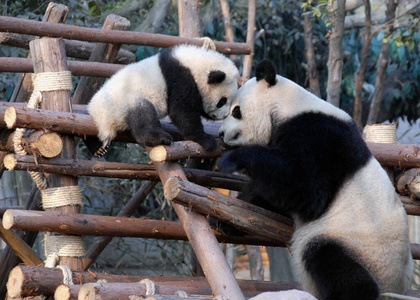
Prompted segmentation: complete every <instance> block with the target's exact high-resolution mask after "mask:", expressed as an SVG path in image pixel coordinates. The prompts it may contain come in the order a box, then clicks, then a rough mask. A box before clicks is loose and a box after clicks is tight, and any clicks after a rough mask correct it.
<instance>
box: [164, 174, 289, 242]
mask: <svg viewBox="0 0 420 300" xmlns="http://www.w3.org/2000/svg"><path fill="white" fill-rule="evenodd" d="M164 191H165V197H166V198H167V199H169V200H172V201H174V202H176V203H179V204H181V205H184V206H187V207H192V208H193V209H194V210H196V211H198V212H200V213H202V214H209V215H211V216H212V217H215V218H217V219H219V220H221V221H223V222H225V223H228V224H231V225H232V226H235V227H237V228H238V229H240V230H243V231H245V232H248V233H251V234H255V235H259V236H262V237H266V238H269V239H273V240H277V241H279V242H283V243H285V244H287V243H289V242H290V238H291V237H292V234H293V222H292V221H291V220H290V219H288V218H285V217H283V216H280V215H277V214H275V213H273V212H270V211H267V210H264V209H262V208H260V207H258V206H255V205H252V204H249V203H247V202H245V201H242V200H239V199H235V198H232V197H229V196H226V195H223V194H220V193H217V192H215V191H211V190H208V189H206V188H203V187H201V186H197V185H195V184H193V183H191V182H188V181H185V180H181V179H178V178H176V177H172V178H170V179H169V180H167V182H166V183H165V185H164ZM256 228H258V229H257V230H256Z"/></svg>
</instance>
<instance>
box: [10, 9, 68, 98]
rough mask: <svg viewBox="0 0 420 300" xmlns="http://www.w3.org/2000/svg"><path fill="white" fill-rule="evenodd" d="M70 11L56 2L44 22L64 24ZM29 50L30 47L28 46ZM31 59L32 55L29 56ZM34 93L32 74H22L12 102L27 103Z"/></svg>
mask: <svg viewBox="0 0 420 300" xmlns="http://www.w3.org/2000/svg"><path fill="white" fill-rule="evenodd" d="M68 13H69V9H68V7H67V6H65V5H63V4H57V3H54V2H50V3H48V6H47V9H46V10H45V14H44V17H43V18H42V22H51V23H64V22H65V21H66V18H67V14H68ZM28 48H29V45H28ZM28 57H30V54H29V55H28ZM31 92H32V76H31V74H22V76H21V77H20V78H19V80H18V81H17V83H16V85H15V89H14V90H13V94H12V97H11V98H10V101H11V102H25V101H27V100H28V99H29V97H30V94H31Z"/></svg>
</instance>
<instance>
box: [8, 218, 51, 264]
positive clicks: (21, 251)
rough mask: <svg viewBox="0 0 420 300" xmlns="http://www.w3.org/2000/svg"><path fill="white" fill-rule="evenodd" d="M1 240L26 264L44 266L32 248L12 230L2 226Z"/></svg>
mask: <svg viewBox="0 0 420 300" xmlns="http://www.w3.org/2000/svg"><path fill="white" fill-rule="evenodd" d="M0 238H2V239H3V240H4V241H5V242H6V243H7V245H8V246H9V247H10V248H12V249H13V251H14V252H15V253H16V255H17V256H18V257H19V258H20V259H21V260H22V261H23V262H24V263H26V264H29V265H35V266H42V265H44V263H43V262H42V261H41V260H40V259H39V257H38V256H37V255H36V254H35V252H34V251H33V250H32V248H31V247H29V246H28V244H26V243H25V242H24V241H23V240H22V239H21V238H20V237H19V236H17V235H16V234H15V233H14V232H13V231H12V230H8V229H5V228H4V227H3V225H2V224H0Z"/></svg>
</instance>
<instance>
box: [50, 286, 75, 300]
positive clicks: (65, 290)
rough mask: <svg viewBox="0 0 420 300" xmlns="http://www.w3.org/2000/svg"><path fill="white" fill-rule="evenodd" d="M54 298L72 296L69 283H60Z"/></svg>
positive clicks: (68, 297) (59, 299)
mask: <svg viewBox="0 0 420 300" xmlns="http://www.w3.org/2000/svg"><path fill="white" fill-rule="evenodd" d="M54 299H56V300H68V299H72V298H71V293H70V288H69V287H68V286H67V285H63V284H62V285H60V286H59V287H58V288H57V289H56V290H55V293H54Z"/></svg>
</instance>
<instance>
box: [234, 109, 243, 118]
mask: <svg viewBox="0 0 420 300" xmlns="http://www.w3.org/2000/svg"><path fill="white" fill-rule="evenodd" d="M232 117H234V118H235V119H241V118H242V114H241V108H240V107H239V106H235V108H234V109H233V110H232Z"/></svg>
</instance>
